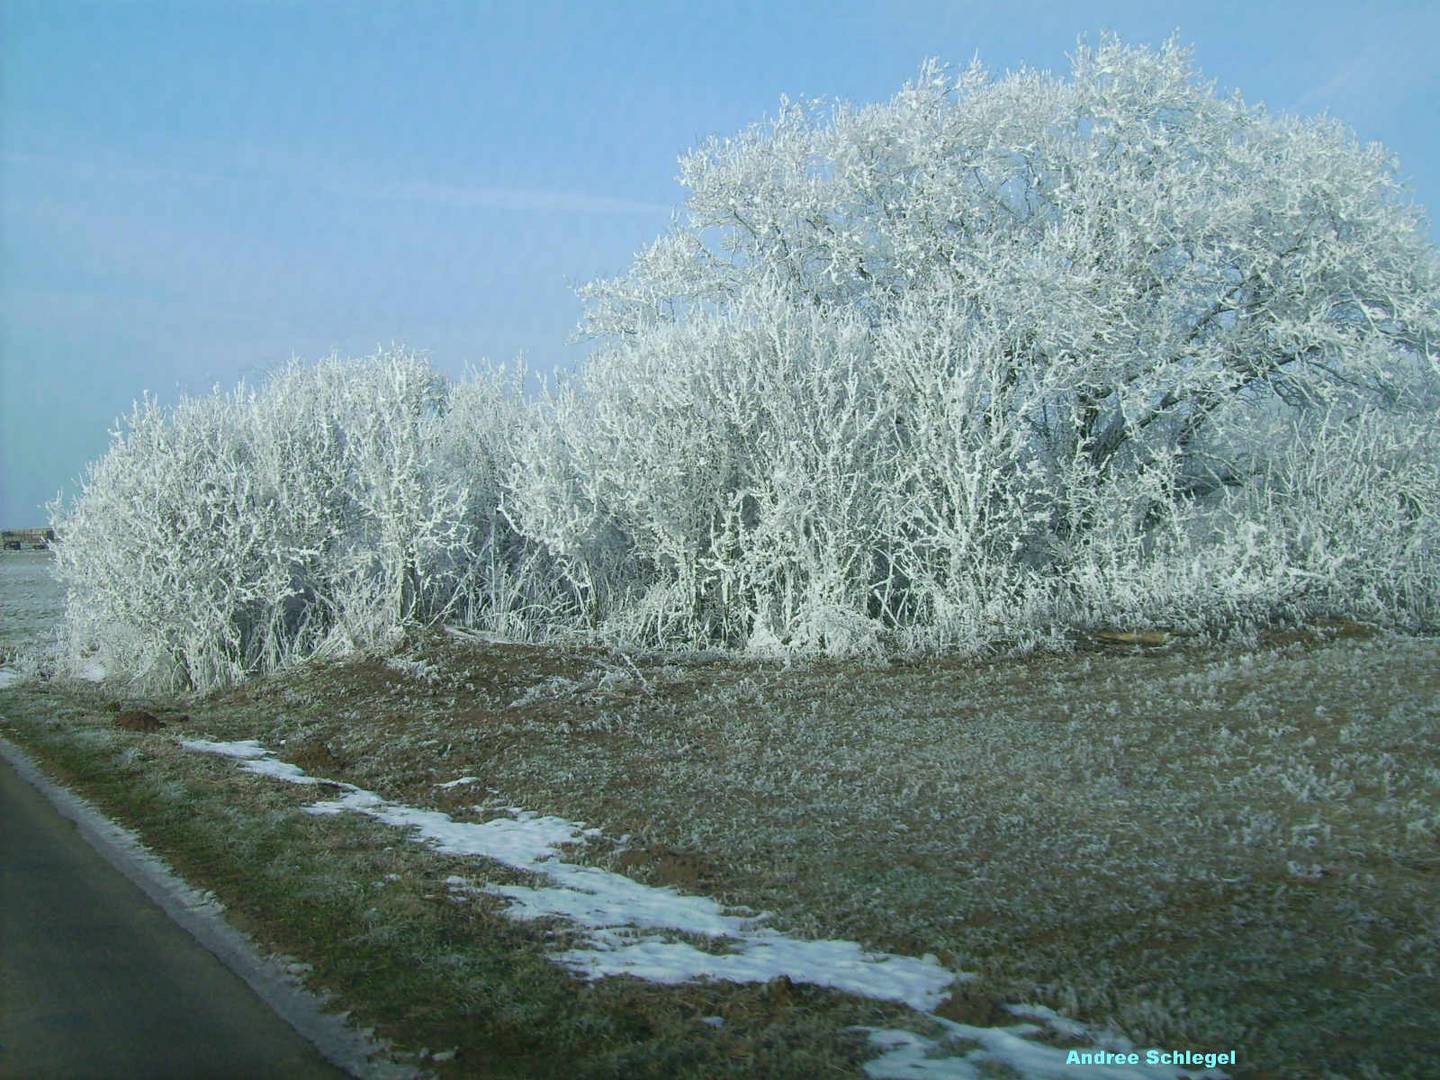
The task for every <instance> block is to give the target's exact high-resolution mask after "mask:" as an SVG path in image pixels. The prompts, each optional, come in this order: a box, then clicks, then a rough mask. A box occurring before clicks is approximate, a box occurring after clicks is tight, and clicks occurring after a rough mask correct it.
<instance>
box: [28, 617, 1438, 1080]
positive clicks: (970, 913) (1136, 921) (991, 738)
mask: <svg viewBox="0 0 1440 1080" xmlns="http://www.w3.org/2000/svg"><path fill="white" fill-rule="evenodd" d="M119 707H123V708H125V709H129V708H135V707H141V708H146V709H148V710H150V711H151V712H152V713H155V714H157V715H159V716H160V717H161V719H162V720H164V721H165V722H166V726H164V727H163V728H161V729H160V730H157V731H154V732H150V733H139V732H131V731H125V730H120V729H118V728H117V727H116V725H115V720H116V715H117V714H116V712H115V711H113V710H115V709H116V708H119ZM182 713H183V715H182ZM0 716H3V724H0V734H4V735H5V736H6V737H7V738H10V739H12V740H14V741H15V742H17V743H18V744H19V745H21V746H22V747H24V748H25V749H26V750H27V751H29V752H30V753H32V754H33V755H35V756H36V757H37V758H38V759H39V760H41V761H42V762H43V763H45V765H46V767H47V768H48V769H50V770H51V771H52V773H53V774H54V775H55V776H56V777H58V778H59V779H61V780H63V781H64V782H66V783H67V784H70V785H72V786H73V787H74V788H75V789H77V790H78V791H80V792H81V793H83V794H85V795H86V796H88V797H90V798H92V799H93V800H94V801H95V802H96V803H97V804H99V805H100V806H101V807H102V808H104V809H106V810H107V811H108V812H110V813H112V814H113V815H114V816H116V817H117V818H119V819H121V820H122V821H125V822H126V823H128V824H131V825H132V826H134V827H136V828H137V829H138V830H139V831H140V832H141V833H142V834H143V835H145V836H146V837H147V838H148V839H149V840H150V842H151V843H152V844H153V845H154V847H155V848H156V849H157V850H158V851H160V852H161V853H163V854H164V855H165V856H166V857H167V858H168V859H170V860H171V861H172V862H173V863H174V864H175V865H176V867H177V868H178V869H179V870H181V872H182V873H184V874H185V875H186V876H187V877H189V878H190V879H191V880H192V881H193V882H194V883H195V884H197V885H201V886H203V887H206V888H209V889H212V890H214V892H215V893H216V894H217V895H218V896H220V897H221V899H222V900H223V901H224V902H225V904H226V905H227V907H228V908H229V910H230V912H231V914H232V917H234V918H235V919H236V921H237V922H239V923H240V924H241V925H243V926H244V927H245V928H246V929H248V930H249V931H250V932H251V933H252V934H254V935H255V936H256V937H257V938H258V939H259V940H261V941H263V942H266V943H268V944H269V945H270V946H272V947H273V948H275V949H277V950H278V951H281V952H284V953H286V954H289V955H292V956H296V957H298V958H300V959H301V960H302V961H303V962H305V963H307V964H309V965H311V967H312V969H313V970H312V973H311V976H310V978H311V980H312V982H313V983H314V985H316V986H318V987H323V988H327V989H330V990H333V991H335V992H337V993H338V994H339V995H340V996H341V998H342V999H343V1000H345V1001H346V1002H347V1004H348V1005H349V1006H350V1007H352V1008H353V1009H354V1011H355V1013H356V1015H357V1016H358V1017H359V1018H361V1019H362V1020H363V1021H364V1022H365V1023H366V1024H372V1023H373V1024H375V1025H376V1026H377V1027H378V1028H379V1031H380V1033H381V1034H382V1035H384V1036H387V1037H389V1038H391V1039H393V1040H395V1041H396V1042H397V1043H398V1044H400V1045H403V1046H407V1047H409V1048H410V1049H411V1050H419V1049H420V1048H422V1047H425V1048H429V1049H430V1050H432V1051H442V1052H448V1051H451V1050H453V1051H454V1055H453V1056H450V1055H449V1054H448V1053H442V1055H441V1060H439V1061H438V1062H437V1061H433V1060H431V1059H429V1058H427V1059H425V1060H426V1061H427V1063H428V1067H431V1068H433V1069H434V1070H435V1071H436V1072H437V1073H438V1074H440V1075H466V1076H490V1075H493V1076H534V1075H567V1076H681V1075H683V1076H714V1075H737V1076H739V1075H766V1076H823V1075H836V1076H840V1075H860V1074H861V1068H862V1062H863V1061H864V1060H865V1059H867V1058H873V1057H874V1056H875V1055H876V1054H877V1053H878V1050H877V1048H876V1047H875V1046H874V1045H872V1044H870V1043H868V1042H867V1041H866V1039H865V1037H864V1035H863V1033H861V1032H857V1031H854V1030H849V1029H851V1028H852V1027H854V1026H855V1025H862V1026H868V1027H872V1028H888V1029H895V1028H905V1029H908V1030H911V1031H914V1032H916V1033H919V1034H921V1035H925V1036H928V1037H930V1038H935V1039H941V1038H943V1036H944V1034H945V1033H944V1032H943V1031H941V1029H940V1026H939V1024H938V1022H937V1021H935V1020H934V1019H933V1018H927V1017H926V1016H924V1015H923V1014H921V1013H919V1012H915V1011H912V1010H910V1009H907V1008H906V1007H905V1006H904V1005H901V1004H896V1003H892V1002H881V1001H873V1000H866V999H864V998H861V997H855V996H850V995H846V994H842V993H839V992H837V991H834V990H831V989H826V988H823V987H819V986H813V985H807V984H806V983H804V982H803V981H801V980H800V979H792V980H772V981H771V982H768V983H765V984H735V983H721V982H693V983H685V984H681V985H674V986H662V985H656V984H654V983H651V982H646V981H642V980H640V979H636V978H629V977H610V978H600V979H594V980H590V981H583V980H581V979H579V978H577V977H576V976H575V975H574V974H572V973H571V972H570V971H568V970H567V969H565V968H563V967H561V966H560V965H558V964H557V963H555V962H554V960H553V957H554V956H555V954H556V953H557V952H558V951H559V950H563V949H566V948H571V947H573V946H576V945H577V944H578V943H581V938H582V936H583V935H580V934H579V933H578V931H577V930H576V928H575V927H574V926H573V925H572V924H570V923H567V922H566V921H565V920H563V919H558V918H549V919H538V920H530V921H517V920H516V919H514V918H512V917H510V916H508V915H507V906H508V905H507V902H506V901H505V900H504V899H502V898H501V897H500V896H499V895H497V894H496V893H495V892H493V891H492V892H485V891H483V889H484V888H487V887H496V886H511V887H515V886H525V885H527V884H532V885H533V884H535V883H536V875H535V874H533V873H528V872H526V871H523V870H517V869H514V868H507V867H504V866H501V865H499V864H498V863H487V862H485V861H483V860H477V859H475V858H463V857H460V856H457V855H454V854H447V853H446V852H444V851H442V850H438V849H437V848H436V847H434V846H433V845H431V846H427V845H424V844H416V843H404V842H401V841H402V838H403V837H404V836H405V832H404V831H403V830H400V829H397V828H395V827H393V826H387V825H384V824H380V823H377V822H375V821H374V820H371V819H370V818H368V817H365V816H362V815H356V814H332V815H328V816H322V815H317V814H313V813H309V814H307V813H305V812H303V811H304V808H305V806H306V805H307V804H310V803H313V802H314V801H315V800H316V798H317V788H315V787H301V786H295V785H287V784H283V783H276V782H274V781H272V780H267V779H265V778H263V777H260V776H255V775H252V774H249V773H246V772H244V771H242V770H239V769H237V768H236V767H235V762H234V761H227V760H224V759H219V758H216V757H214V756H211V755H206V754H198V753H193V752H189V751H187V750H185V749H184V748H183V747H182V746H181V745H180V741H179V740H180V739H181V738H185V739H191V740H194V739H208V740H245V739H252V740H256V741H257V742H258V743H259V744H261V745H262V746H264V747H267V748H269V749H271V750H273V751H275V753H276V755H277V756H278V758H279V759H280V760H283V761H285V762H290V763H293V764H295V765H298V766H299V767H301V768H303V769H305V770H306V771H307V772H308V773H310V774H311V775H313V776H316V777H324V778H329V779H332V780H337V781H343V782H346V783H350V784H354V785H358V786H359V787H361V788H364V789H367V790H368V791H372V792H377V793H379V794H380V795H382V796H383V798H384V799H386V800H389V801H390V802H392V803H396V804H404V805H406V806H409V807H417V808H426V809H430V810H435V811H443V812H444V813H445V814H447V815H449V818H450V819H453V820H454V821H455V822H459V823H478V822H483V821H489V820H495V819H497V818H502V817H505V816H506V815H507V813H509V812H513V808H517V807H519V808H524V809H525V810H528V811H533V812H535V813H538V814H541V815H555V816H556V817H558V818H563V819H566V820H567V821H570V822H576V823H583V824H584V825H585V826H586V827H593V828H596V829H598V830H599V834H597V835H595V836H592V837H590V838H589V839H587V840H586V842H585V843H583V844H578V845H574V846H573V847H569V848H567V849H566V851H565V859H566V860H567V861H568V862H569V863H574V864H581V865H589V866H593V867H597V868H603V869H606V870H614V871H619V872H622V873H623V874H625V875H627V876H629V877H630V878H633V879H635V880H637V881H639V882H642V883H646V884H650V885H668V886H673V887H674V888H675V889H677V890H679V891H680V892H682V893H686V894H699V895H703V896H708V897H712V898H713V899H714V900H716V901H718V902H719V903H720V904H722V905H726V906H727V907H731V908H742V907H743V908H749V909H752V910H753V911H764V912H769V913H771V917H770V918H769V920H768V921H767V923H766V925H768V926H770V927H773V928H775V929H777V930H779V931H781V932H783V933H784V934H786V935H788V936H789V937H793V938H800V939H832V938H839V939H848V940H851V941H856V942H859V943H862V944H863V945H864V946H865V947H866V948H867V949H871V950H881V951H884V952H888V953H894V954H900V955H903V956H907V957H915V958H919V957H922V956H923V955H924V954H933V956H935V957H936V958H938V961H939V963H940V964H943V965H944V966H945V967H946V968H948V969H950V970H951V971H953V972H956V973H959V972H973V973H974V974H975V975H976V976H977V978H976V979H974V980H972V981H966V982H964V983H959V984H956V986H955V987H952V988H951V990H952V992H951V994H950V996H949V998H948V999H947V1000H946V1001H945V1002H944V1003H943V1004H941V1005H940V1006H939V1007H938V1008H937V1009H936V1010H935V1012H936V1015H938V1016H940V1017H944V1018H947V1019H949V1020H953V1021H960V1022H962V1023H965V1024H970V1025H974V1026H976V1027H993V1026H996V1025H1004V1024H1013V1023H1015V1022H1016V1019H1015V1017H1014V1016H1013V1015H1011V1014H1010V1013H1009V1012H1007V1011H1006V1010H1005V1009H1004V1008H1003V1005H1004V1004H1005V1003H1029V1004H1039V1005H1044V1006H1048V1007H1051V1008H1054V1009H1057V1010H1059V1011H1060V1012H1062V1013H1064V1014H1065V1015H1066V1016H1069V1017H1072V1018H1074V1019H1076V1020H1079V1021H1082V1022H1084V1023H1087V1024H1090V1025H1092V1027H1093V1029H1094V1030H1096V1031H1102V1030H1104V1029H1106V1028H1107V1027H1113V1028H1114V1029H1117V1030H1118V1031H1119V1032H1121V1033H1123V1034H1124V1035H1125V1036H1126V1037H1128V1038H1129V1039H1130V1040H1132V1041H1133V1042H1134V1043H1135V1044H1136V1045H1137V1046H1138V1047H1141V1048H1144V1047H1162V1048H1188V1049H1192V1050H1196V1051H1200V1050H1214V1051H1226V1050H1231V1049H1234V1050H1236V1051H1237V1052H1238V1061H1239V1064H1238V1067H1236V1068H1233V1069H1229V1070H1227V1071H1228V1072H1229V1073H1230V1075H1232V1076H1236V1077H1250V1078H1258V1077H1276V1078H1279V1077H1286V1078H1298V1077H1329V1076H1335V1077H1338V1076H1347V1077H1351V1076H1353V1077H1382V1076H1384V1077H1405V1076H1412V1077H1421V1076H1427V1075H1436V1073H1435V1072H1434V1071H1433V1070H1434V1066H1433V1062H1435V1061H1437V1060H1440V1034H1437V1032H1440V1024H1437V1021H1440V1009H1437V1006H1436V1003H1435V1000H1434V995H1433V989H1434V985H1435V981H1436V975H1437V972H1436V970H1435V958H1436V956H1437V955H1440V888H1437V885H1440V846H1437V837H1440V641H1437V640H1435V639H1433V638H1406V637H1389V636H1379V635H1373V634H1371V633H1370V632H1369V631H1367V630H1365V629H1364V628H1360V627H1355V626H1352V625H1346V626H1335V627H1331V628H1329V629H1328V630H1324V631H1322V632H1320V633H1318V634H1308V635H1302V634H1293V633H1292V634H1289V635H1272V636H1271V637H1269V638H1267V639H1265V640H1264V641H1262V643H1261V644H1260V645H1259V646H1258V647H1256V648H1250V649H1243V650H1242V649H1239V648H1234V647H1227V648H1222V647H1218V646H1210V647H1200V646H1186V645H1177V644H1171V645H1167V646H1164V647H1160V648H1128V647H1124V646H1111V645H1099V644H1093V645H1084V646H1082V647H1081V648H1080V649H1079V650H1078V651H1077V652H1076V653H1075V654H1073V655H1069V656H1062V657H1055V656H1049V657H1038V656H1037V657H1031V658H1027V659H1006V660H996V661H993V662H988V663H987V662H981V663H975V662H967V663H960V662H958V661H946V660H942V659H934V658H929V659H926V658H916V659H908V660H895V661H890V662H873V663H868V664H866V663H858V662H847V663H839V662H823V663H815V664H811V665H798V664H796V665H792V666H789V667H784V666H781V665H779V664H777V663H774V662H769V663H762V662H759V661H752V662H745V661H737V660H735V659H733V658H721V657H717V656H709V657H706V656H692V657H677V656H674V655H668V656H660V655H656V656H643V655H636V654H628V655H621V654H617V653H612V652H604V651H585V650H573V649H572V650H559V649H553V648H541V647H534V646H519V645H510V644H503V643H495V642H486V641H481V640H477V639H473V638H462V637H459V636H456V635H454V634H447V633H438V632H437V633H432V634H427V635H423V636H418V637H412V638H411V639H410V640H409V641H407V642H406V643H405V644H404V645H403V646H401V647H400V648H399V649H398V650H397V651H395V652H394V653H393V654H391V655H388V656H379V655H376V656H368V657H357V658H353V659H351V660H348V661H344V662H339V663H332V664H328V665H323V666H312V667H309V668H306V669H303V670H297V671H294V672H291V673H289V674H287V675H285V676H281V677H272V678H269V679H266V680H263V681H257V682H255V683H252V684H247V685H245V686H242V687H240V688H237V689H233V690H230V691H227V692H223V693H217V694H214V695H212V696H209V697H207V698H204V699H200V700H188V701H180V700H174V701H158V700H150V701H142V700H136V699H132V698H128V697H125V696H124V695H123V693H122V692H121V691H119V690H117V689H115V688H114V687H111V686H106V685H104V684H98V685H89V684H66V685H63V686H62V685H60V684H59V683H58V682H57V683H48V684H47V683H44V682H30V683H22V684H19V685H16V686H12V687H10V688H7V689H4V690H0ZM467 778H468V779H467ZM457 781H459V782H458V783H457ZM333 794H334V789H333V788H326V789H324V790H323V791H322V793H321V795H320V797H322V798H323V797H326V796H327V795H333ZM506 808H511V810H510V811H507V809H506ZM462 880H463V882H464V884H457V882H460V881H462ZM519 891H523V889H522V890H519ZM691 943H692V944H694V945H695V947H696V948H699V949H702V950H703V949H706V948H710V949H715V948H717V946H716V945H715V944H714V943H713V942H712V943H707V942H706V941H705V940H704V939H702V938H695V939H693V940H692V941H691ZM717 1018H718V1019H717ZM1061 1026H1062V1027H1063V1025H1061ZM1042 1037H1044V1038H1048V1039H1049V1040H1050V1041H1051V1043H1052V1044H1055V1043H1063V1041H1064V1040H1063V1037H1062V1036H1060V1035H1058V1034H1056V1032H1055V1031H1050V1032H1049V1033H1048V1034H1045V1035H1043V1036H1042ZM973 1046H974V1044H973V1043H971V1044H969V1047H968V1048H973ZM966 1050H967V1045H966V1044H964V1042H963V1040H962V1041H960V1042H956V1041H955V1040H952V1041H951V1043H948V1044H946V1045H945V1046H943V1047H942V1048H941V1049H940V1050H938V1051H936V1053H942V1052H944V1053H950V1054H963V1053H964V1052H965V1051H966ZM966 1067H968V1066H966ZM960 1068H961V1065H960V1064H957V1066H956V1071H954V1072H952V1073H951V1074H950V1075H956V1076H961V1075H981V1076H984V1075H995V1076H1001V1075H1013V1073H1007V1072H1005V1070H1004V1068H1003V1067H1002V1066H999V1065H996V1064H994V1063H992V1064H991V1065H989V1066H980V1071H978V1072H972V1073H966V1072H963V1071H959V1069H960ZM1084 1071H1085V1070H1083V1069H1081V1070H1078V1071H1077V1072H1076V1075H1081V1073H1083V1072H1084Z"/></svg>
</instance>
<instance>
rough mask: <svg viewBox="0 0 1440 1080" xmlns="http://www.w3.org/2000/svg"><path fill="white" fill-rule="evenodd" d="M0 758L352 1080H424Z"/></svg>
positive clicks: (45, 786) (0, 743) (199, 899)
mask: <svg viewBox="0 0 1440 1080" xmlns="http://www.w3.org/2000/svg"><path fill="white" fill-rule="evenodd" d="M0 758H4V760H5V761H6V762H7V763H8V764H9V765H10V766H11V767H12V768H14V770H15V771H16V773H18V774H19V776H20V778H21V779H23V780H24V781H25V782H26V783H28V784H30V786H32V787H33V788H35V789H36V790H37V791H39V792H40V793H41V794H42V795H44V796H45V798H46V799H48V800H49V801H50V804H51V805H52V806H54V807H55V809H56V811H57V812H59V814H60V815H61V816H62V817H64V818H67V819H68V820H70V821H72V822H74V823H75V826H76V828H77V829H78V830H79V832H80V835H81V836H82V837H84V838H85V840H86V842H87V843H89V844H90V846H91V847H93V848H94V849H95V850H96V851H98V852H99V853H100V855H101V856H103V857H104V859H105V860H106V861H107V862H108V863H109V864H110V865H111V866H113V867H115V869H116V870H118V871H120V873H122V874H124V875H125V877H126V878H128V879H129V880H130V881H132V882H134V884H135V885H136V886H137V887H138V888H139V889H140V891H141V892H143V893H144V894H145V895H146V896H147V897H149V898H150V899H151V900H152V901H153V902H154V903H155V904H157V905H158V906H159V907H160V909H161V910H162V911H164V912H165V914H166V915H167V916H169V918H170V919H171V920H172V921H173V922H175V923H176V924H177V925H179V926H180V927H181V928H182V929H183V930H185V932H186V933H188V934H189V935H190V936H191V937H193V938H194V939H195V940H196V941H198V942H199V943H200V944H201V945H202V946H203V947H204V948H205V949H206V950H207V951H208V952H210V953H211V954H213V955H214V956H215V958H216V959H217V960H219V961H220V962H221V963H222V964H224V965H225V967H226V968H228V969H229V970H230V971H232V972H234V973H235V974H236V975H237V976H239V977H240V978H241V979H242V980H243V981H244V982H245V984H246V985H247V986H249V987H250V989H251V990H252V991H254V992H255V994H256V995H257V996H258V997H259V998H260V1000H261V1001H263V1002H265V1004H266V1005H268V1006H269V1007H270V1009H271V1010H272V1011H273V1012H274V1013H275V1014H276V1015H277V1016H279V1017H280V1019H281V1020H283V1021H285V1023H287V1024H289V1025H290V1027H292V1028H294V1029H295V1031H296V1032H297V1033H298V1034H299V1035H300V1036H301V1038H303V1039H305V1040H306V1041H307V1042H309V1043H310V1044H311V1045H313V1046H314V1047H315V1049H316V1050H317V1051H318V1052H319V1053H320V1055H321V1056H322V1057H323V1058H325V1060H326V1061H328V1062H330V1063H331V1064H332V1065H334V1066H336V1067H337V1068H339V1069H342V1070H344V1071H345V1072H346V1073H347V1074H349V1075H350V1076H353V1077H356V1078H357V1080H415V1078H418V1077H421V1076H423V1075H425V1074H424V1073H422V1071H421V1070H420V1069H418V1068H416V1067H415V1066H414V1065H410V1064H405V1063H403V1062H401V1061H397V1060H395V1059H394V1058H393V1057H392V1056H391V1053H392V1051H391V1050H390V1048H389V1046H388V1045H387V1044H384V1043H382V1042H379V1041H377V1040H376V1039H375V1038H374V1033H373V1030H372V1029H365V1030H357V1029H355V1028H353V1027H351V1026H350V1025H349V1024H347V1023H346V1019H347V1017H348V1016H349V1013H346V1012H340V1013H335V1012H326V1011H325V1010H326V1004H327V1002H326V1000H325V999H324V998H322V997H320V996H318V995H316V994H314V993H312V992H311V991H310V990H307V989H306V988H305V987H304V986H303V985H302V984H301V983H300V980H299V979H298V978H297V977H296V976H295V974H294V973H292V972H290V971H287V970H286V969H285V968H284V967H282V966H281V964H280V963H279V962H278V961H277V960H276V959H274V958H272V957H268V956H265V955H264V954H262V953H261V952H260V950H259V949H258V948H257V947H256V945H255V943H254V941H253V940H251V938H250V937H249V935H248V934H245V933H243V932H242V931H240V930H237V929H236V928H235V927H233V926H231V925H230V924H229V923H228V922H227V921H226V920H225V916H224V910H225V909H224V906H223V905H222V904H221V903H220V902H219V900H217V899H216V898H215V897H214V896H213V895H212V894H210V893H207V892H205V891H203V890H200V889H197V888H195V887H194V886H193V885H191V884H190V883H189V882H187V881H185V879H184V878H182V877H180V875H179V874H177V873H176V872H175V871H174V870H173V869H171V867H170V866H169V865H168V864H167V863H166V862H165V861H164V860H163V859H161V858H160V857H159V856H158V855H156V854H155V853H154V852H152V851H150V850H149V849H148V848H147V847H145V845H144V843H143V842H142V841H141V839H140V837H139V835H138V834H136V833H135V832H134V831H133V830H131V829H128V828H126V827H125V826H123V825H120V824H118V823H116V822H114V821H111V820H110V819H109V818H108V817H106V816H105V815H104V814H102V813H101V812H100V811H99V810H97V809H95V808H94V807H93V806H91V805H90V803H89V802H87V801H86V800H85V799H83V798H81V797H80V796H79V795H76V794H75V793H74V792H71V791H69V790H67V789H65V788H63V787H61V786H59V785H58V784H56V783H55V782H54V781H52V780H51V779H50V778H49V777H47V776H46V775H45V774H44V773H43V772H42V771H41V770H40V768H39V767H38V766H37V765H36V764H35V762H34V761H33V760H31V758H30V756H29V755H28V754H27V753H26V752H25V751H24V750H22V749H20V747H18V746H16V745H15V744H14V743H13V742H11V741H10V740H9V739H7V738H5V737H4V736H3V735H0Z"/></svg>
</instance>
